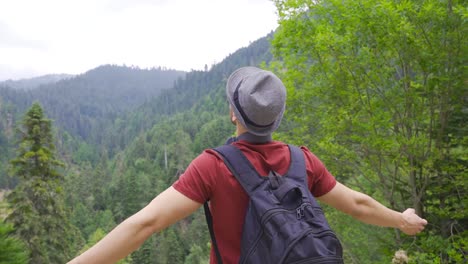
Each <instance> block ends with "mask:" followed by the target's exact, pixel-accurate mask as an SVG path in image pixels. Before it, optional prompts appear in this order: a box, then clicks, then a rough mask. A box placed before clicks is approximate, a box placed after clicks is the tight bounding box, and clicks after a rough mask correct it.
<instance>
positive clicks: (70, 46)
mask: <svg viewBox="0 0 468 264" xmlns="http://www.w3.org/2000/svg"><path fill="white" fill-rule="evenodd" d="M277 19H278V18H277V14H276V8H275V6H274V3H273V2H272V1H271V0H40V1H38V0H14V1H0V81H2V80H7V79H13V80H17V79H21V78H31V77H36V76H40V75H45V74H55V73H57V74H58V73H67V74H81V73H84V72H86V71H88V70H90V69H93V68H96V67H97V66H99V65H104V64H116V65H127V66H137V67H140V68H151V67H158V66H161V67H166V68H170V69H176V70H184V71H190V70H192V69H194V70H201V69H203V68H204V66H205V64H206V65H208V66H211V65H213V64H215V63H219V62H221V61H222V60H223V59H224V58H225V57H227V56H228V55H229V54H231V53H234V52H235V51H236V50H238V49H240V48H242V47H246V46H248V45H249V43H250V42H253V41H255V40H257V39H259V38H261V37H264V36H266V35H267V34H268V33H269V32H271V31H272V30H275V29H276V28H277V26H278V24H277Z"/></svg>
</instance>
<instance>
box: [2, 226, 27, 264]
mask: <svg viewBox="0 0 468 264" xmlns="http://www.w3.org/2000/svg"><path fill="white" fill-rule="evenodd" d="M13 231H14V229H13V227H12V226H11V225H10V224H7V223H5V222H3V221H0V264H24V263H27V261H28V250H27V248H26V246H25V245H24V244H23V243H22V242H21V240H19V239H17V238H15V237H14V236H12V235H13Z"/></svg>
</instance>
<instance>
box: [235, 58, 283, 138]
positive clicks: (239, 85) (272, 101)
mask: <svg viewBox="0 0 468 264" xmlns="http://www.w3.org/2000/svg"><path fill="white" fill-rule="evenodd" d="M226 94H227V98H228V100H229V103H230V104H231V106H232V109H233V111H234V114H235V115H236V117H237V119H239V121H240V123H241V124H242V125H243V126H244V127H245V128H246V129H247V130H248V131H249V132H250V133H252V134H254V135H258V136H266V135H269V134H271V133H273V131H275V130H276V129H277V128H278V127H279V125H280V123H281V119H282V118H283V114H284V109H285V105H286V88H285V87H284V85H283V82H282V81H281V80H280V79H279V78H278V77H277V76H276V75H275V74H273V73H272V72H270V71H265V70H262V69H259V68H256V67H243V68H240V69H237V70H236V71H234V72H233V73H232V74H231V76H229V78H228V80H227V84H226Z"/></svg>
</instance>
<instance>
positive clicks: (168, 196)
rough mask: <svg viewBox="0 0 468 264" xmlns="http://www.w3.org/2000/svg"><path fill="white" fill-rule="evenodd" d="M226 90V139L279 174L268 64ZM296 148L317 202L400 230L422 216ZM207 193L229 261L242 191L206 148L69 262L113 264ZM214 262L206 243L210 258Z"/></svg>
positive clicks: (280, 148)
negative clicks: (231, 133) (345, 180)
mask: <svg viewBox="0 0 468 264" xmlns="http://www.w3.org/2000/svg"><path fill="white" fill-rule="evenodd" d="M226 93H227V97H228V100H229V103H230V118H231V122H232V123H233V124H235V126H236V135H237V138H235V139H233V140H232V143H231V144H233V145H234V146H236V147H237V148H239V149H240V150H241V151H242V152H243V154H244V155H245V156H246V157H247V159H248V160H249V161H250V162H251V163H252V164H253V165H254V167H255V169H256V170H257V171H258V173H259V174H260V175H268V172H269V171H270V170H274V171H276V172H278V173H279V174H284V173H285V172H286V171H287V170H288V167H289V162H290V154H289V149H288V146H287V145H286V144H285V143H282V142H278V141H272V139H271V134H272V133H273V131H275V130H276V129H277V128H278V126H279V124H280V122H281V119H282V117H283V113H284V109H285V101H286V89H285V87H284V85H283V83H282V82H281V80H280V79H278V78H277V77H276V76H275V75H274V74H273V73H271V72H269V71H264V70H261V69H258V68H255V67H244V68H240V69H238V70H236V71H235V72H234V73H233V74H231V76H230V77H229V79H228V81H227V85H226ZM302 152H303V154H304V157H305V161H306V170H307V177H308V178H307V179H308V187H309V190H310V191H311V192H312V194H313V195H314V196H315V197H317V199H318V200H319V201H321V202H323V203H325V204H328V205H330V206H332V207H335V208H336V209H338V210H340V211H342V212H344V213H347V214H349V215H351V216H353V217H354V218H356V219H358V220H360V221H362V222H364V223H368V224H374V225H378V226H382V227H393V228H398V229H400V230H401V231H402V232H404V233H406V234H408V235H414V234H417V233H419V232H421V231H422V230H423V229H424V226H425V225H426V224H427V221H426V220H424V219H422V218H420V217H419V216H418V215H416V214H415V212H414V210H413V209H407V210H406V211H404V212H402V213H400V212H396V211H393V210H391V209H389V208H387V207H385V206H383V205H382V204H380V203H378V202H377V201H375V200H374V199H372V198H371V197H369V196H367V195H365V194H362V193H360V192H356V191H353V190H351V189H349V188H347V187H346V186H344V185H342V184H341V183H339V182H337V181H336V180H335V178H334V177H333V176H332V175H331V174H330V173H329V172H328V171H327V169H326V168H325V166H324V165H323V164H322V162H321V161H320V160H319V159H318V158H317V157H315V156H314V155H313V154H312V153H311V152H310V151H309V150H308V149H307V148H305V147H302ZM207 200H210V207H211V211H212V214H213V229H214V233H215V237H216V239H217V245H218V249H219V252H220V253H221V255H222V260H223V263H237V262H238V260H239V256H240V240H241V233H242V226H243V219H244V217H245V214H246V208H247V203H248V200H249V198H248V196H247V194H246V193H245V191H244V190H243V189H242V187H241V186H240V184H239V183H238V182H237V180H236V179H235V178H234V177H233V175H232V173H231V172H230V171H229V169H228V168H227V167H226V165H225V164H224V162H223V159H222V158H221V157H220V156H218V154H217V153H216V152H215V151H213V150H206V151H204V152H203V153H202V154H201V155H199V156H198V157H197V158H196V159H194V160H193V161H192V162H191V164H190V165H189V166H188V168H187V170H186V171H185V173H184V174H183V175H181V176H180V178H179V180H178V181H177V182H175V183H174V184H173V186H171V187H169V188H168V189H166V190H165V191H164V192H162V193H161V194H159V195H158V196H157V197H156V198H154V200H153V201H151V202H150V203H149V204H148V205H147V206H146V207H145V208H143V209H142V210H141V211H139V212H138V213H136V214H135V215H133V216H131V217H130V218H128V219H126V220H125V221H124V222H122V223H121V224H119V225H118V226H117V227H116V228H115V229H114V230H112V231H111V232H110V233H109V234H108V235H107V236H106V237H104V238H103V239H102V240H101V241H99V242H98V243H97V244H96V245H95V246H93V247H92V248H90V249H89V250H88V251H86V252H84V253H83V254H82V255H80V256H78V257H77V258H76V259H74V260H72V261H71V262H70V263H86V264H88V263H115V262H117V261H118V260H119V259H122V258H124V257H125V256H127V255H128V254H130V253H131V252H133V251H134V250H136V249H137V248H138V247H139V246H140V245H141V244H142V243H143V242H144V241H145V240H146V239H147V238H148V237H149V236H151V235H152V234H153V233H155V232H158V231H161V230H163V229H165V228H166V227H168V226H170V225H172V224H174V223H175V222H177V221H179V220H181V219H183V218H185V217H186V216H188V215H190V214H191V213H193V212H195V211H196V210H197V209H198V208H199V207H200V206H201V205H202V204H203V203H204V202H205V201H207ZM227 227H228V228H227ZM215 262H216V258H215V256H214V251H213V250H212V252H211V263H215Z"/></svg>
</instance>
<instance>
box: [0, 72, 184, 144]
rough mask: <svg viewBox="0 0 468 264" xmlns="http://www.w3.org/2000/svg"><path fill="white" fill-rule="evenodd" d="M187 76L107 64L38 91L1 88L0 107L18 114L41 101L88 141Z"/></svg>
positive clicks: (63, 125) (56, 118) (64, 125)
mask: <svg viewBox="0 0 468 264" xmlns="http://www.w3.org/2000/svg"><path fill="white" fill-rule="evenodd" d="M185 74H186V73H185V72H182V71H176V70H166V69H161V68H152V69H140V68H136V67H126V66H117V65H103V66H99V67H97V68H95V69H92V70H90V71H87V72H85V73H83V74H80V75H76V76H73V77H71V78H66V79H61V80H59V81H57V82H49V83H46V84H42V85H40V86H39V88H36V89H28V90H24V89H15V88H12V87H10V86H7V85H4V86H0V105H2V104H4V105H9V108H10V109H11V111H10V112H13V113H14V114H15V115H18V114H20V113H23V112H24V111H25V110H26V109H27V108H28V107H30V105H31V104H32V103H33V102H34V101H38V102H39V103H40V104H41V105H42V106H43V108H44V110H45V112H46V114H47V116H48V117H49V118H51V119H53V120H54V121H55V122H54V123H55V125H56V126H58V127H61V128H63V129H65V131H68V133H70V134H72V135H75V136H79V137H80V138H82V139H85V140H88V139H89V136H90V135H98V133H95V132H92V131H94V130H97V131H100V130H102V129H103V127H105V126H108V125H109V124H110V123H113V121H114V119H115V118H117V117H118V116H120V115H121V114H122V113H124V112H126V111H130V110H132V109H135V108H136V107H138V106H139V105H141V104H143V103H144V102H145V101H147V100H149V99H150V98H152V97H154V96H157V95H158V94H159V93H160V92H161V91H163V90H165V89H170V88H172V87H173V86H174V83H175V81H176V80H178V79H179V78H183V77H184V76H185ZM0 119H1V117H0ZM0 128H1V125H0Z"/></svg>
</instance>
